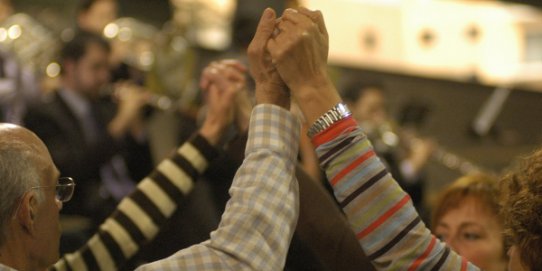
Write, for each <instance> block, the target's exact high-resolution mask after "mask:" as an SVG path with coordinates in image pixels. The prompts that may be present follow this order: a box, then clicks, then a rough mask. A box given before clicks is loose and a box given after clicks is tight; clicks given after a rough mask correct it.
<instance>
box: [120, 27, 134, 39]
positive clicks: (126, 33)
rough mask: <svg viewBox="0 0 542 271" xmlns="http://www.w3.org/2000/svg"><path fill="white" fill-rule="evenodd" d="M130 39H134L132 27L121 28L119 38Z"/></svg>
mask: <svg viewBox="0 0 542 271" xmlns="http://www.w3.org/2000/svg"><path fill="white" fill-rule="evenodd" d="M130 39H132V29H130V28H129V27H121V28H120V29H119V40H120V41H129V40H130Z"/></svg>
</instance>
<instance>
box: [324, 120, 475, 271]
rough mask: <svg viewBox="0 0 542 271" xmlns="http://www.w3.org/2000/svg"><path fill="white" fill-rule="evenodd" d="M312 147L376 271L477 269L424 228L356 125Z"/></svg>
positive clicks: (346, 124) (334, 130) (329, 133)
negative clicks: (315, 149) (315, 148)
mask: <svg viewBox="0 0 542 271" xmlns="http://www.w3.org/2000/svg"><path fill="white" fill-rule="evenodd" d="M313 143H314V144H315V146H317V153H318V156H319V157H320V162H321V165H322V166H323V167H324V168H325V170H326V174H327V175H328V179H329V180H330V183H331V185H332V187H333V190H334V193H335V197H336V198H337V200H338V201H339V203H340V205H341V207H342V208H343V210H344V212H345V213H346V214H347V217H348V220H349V222H350V225H351V227H352V229H353V230H354V232H355V234H356V237H357V239H358V241H359V243H360V245H361V246H362V248H363V250H364V251H365V252H366V253H367V256H368V257H369V258H370V259H371V260H372V261H373V263H374V265H375V267H377V268H378V269H385V270H395V269H409V270H429V269H431V268H437V269H444V270H465V269H466V268H468V269H473V270H474V269H475V267H474V266H472V265H470V264H469V265H468V266H467V263H466V262H465V261H464V260H463V259H462V258H461V257H460V256H458V255H457V254H455V253H454V252H452V251H450V250H449V249H448V248H447V247H446V246H445V245H444V244H443V243H441V242H440V241H439V240H437V239H436V238H435V237H434V236H433V235H432V234H431V232H430V231H429V230H428V229H427V228H426V227H425V225H424V223H423V222H422V221H421V220H420V218H419V216H418V214H417V213H416V211H415V209H414V207H413V206H412V203H411V201H410V198H409V196H408V195H407V194H406V193H405V192H403V191H402V190H401V188H400V187H399V185H398V184H397V183H396V182H395V180H394V179H393V177H392V176H391V175H390V174H389V173H388V172H387V170H386V168H385V167H384V165H383V164H382V163H381V162H380V160H379V158H378V157H377V156H376V155H375V153H374V151H373V148H372V146H371V144H370V143H369V141H368V140H367V138H366V136H365V135H364V134H363V133H362V132H361V129H360V128H359V127H358V126H357V124H356V123H355V121H354V120H353V119H351V118H347V119H345V120H343V121H341V122H338V123H336V124H335V125H333V126H331V127H330V128H328V129H327V130H325V131H324V132H323V133H320V134H318V135H316V136H315V138H313Z"/></svg>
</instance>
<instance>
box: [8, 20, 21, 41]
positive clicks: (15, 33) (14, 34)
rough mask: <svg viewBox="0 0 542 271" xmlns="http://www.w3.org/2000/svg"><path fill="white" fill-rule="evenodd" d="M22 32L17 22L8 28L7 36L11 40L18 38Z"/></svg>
mask: <svg viewBox="0 0 542 271" xmlns="http://www.w3.org/2000/svg"><path fill="white" fill-rule="evenodd" d="M21 34H22V30H21V26H20V25H18V24H14V25H12V26H10V27H9V29H8V37H9V38H10V39H12V40H16V39H18V38H19V37H20V36H21Z"/></svg>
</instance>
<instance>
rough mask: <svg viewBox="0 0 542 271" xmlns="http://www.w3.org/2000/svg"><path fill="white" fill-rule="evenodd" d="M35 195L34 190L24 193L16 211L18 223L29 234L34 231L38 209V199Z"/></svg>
mask: <svg viewBox="0 0 542 271" xmlns="http://www.w3.org/2000/svg"><path fill="white" fill-rule="evenodd" d="M36 196H37V195H36V193H35V192H34V191H30V192H28V193H26V194H24V196H23V198H22V200H21V205H20V206H19V210H18V212H17V220H18V221H19V224H20V225H21V227H22V228H23V229H24V230H25V231H26V232H28V233H29V234H31V235H33V234H34V232H35V229H34V221H35V217H36V213H37V211H38V199H37V197H36Z"/></svg>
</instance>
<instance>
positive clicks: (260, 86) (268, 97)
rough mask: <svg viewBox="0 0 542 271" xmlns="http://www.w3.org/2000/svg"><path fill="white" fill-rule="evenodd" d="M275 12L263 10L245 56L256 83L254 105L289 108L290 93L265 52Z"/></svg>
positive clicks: (272, 27)
mask: <svg viewBox="0 0 542 271" xmlns="http://www.w3.org/2000/svg"><path fill="white" fill-rule="evenodd" d="M275 20H276V14H275V11H274V10H273V9H271V8H267V9H265V11H264V12H263V14H262V17H261V18H260V22H259V24H258V28H257V29H256V33H255V35H254V38H253V39H252V41H251V42H250V45H249V46H248V50H247V55H248V62H249V65H250V74H251V75H252V77H253V78H254V81H255V83H256V92H255V94H256V103H257V104H262V103H268V104H275V105H278V106H281V107H283V108H286V109H289V108H290V93H289V91H288V88H287V87H286V84H285V83H284V81H283V80H282V79H281V76H280V75H279V73H278V72H277V70H276V69H275V66H274V65H273V63H272V61H271V56H270V55H269V53H268V52H267V49H266V47H267V43H268V42H269V40H270V38H271V37H272V35H273V32H274V31H275Z"/></svg>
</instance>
